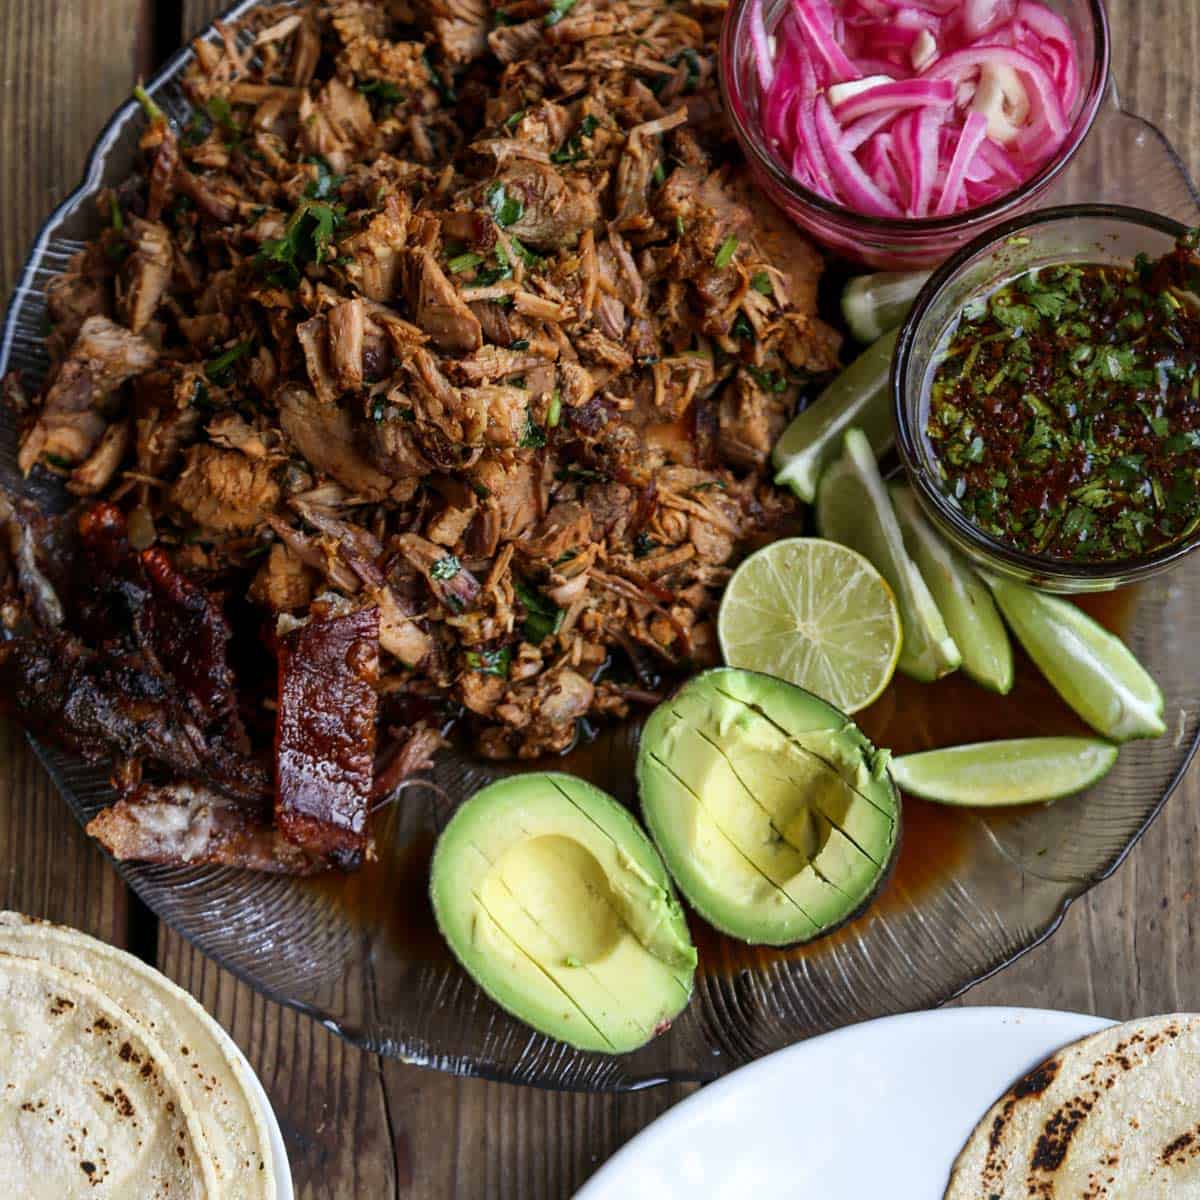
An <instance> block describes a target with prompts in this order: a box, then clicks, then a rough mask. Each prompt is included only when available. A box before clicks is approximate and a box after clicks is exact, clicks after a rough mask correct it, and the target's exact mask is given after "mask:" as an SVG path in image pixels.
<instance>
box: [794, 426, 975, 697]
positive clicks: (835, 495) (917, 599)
mask: <svg viewBox="0 0 1200 1200" xmlns="http://www.w3.org/2000/svg"><path fill="white" fill-rule="evenodd" d="M817 529H818V530H819V531H820V533H821V536H822V537H827V538H830V539H831V540H832V541H835V542H841V543H842V545H843V546H850V547H851V548H852V549H854V550H857V551H859V553H861V554H864V555H866V557H867V558H868V559H869V560H870V561H871V562H872V563H874V564H875V566H876V567H877V568H878V569H879V572H880V574H882V575H883V577H884V579H886V580H887V582H888V585H889V586H890V587H891V589H892V591H893V592H894V593H895V596H896V600H897V602H898V604H899V606H900V620H901V621H902V623H903V625H904V648H903V651H902V652H901V655H900V670H901V671H903V672H904V673H905V675H910V676H912V678H913V679H916V680H919V681H920V682H921V683H931V682H932V681H933V680H935V679H940V678H941V677H942V676H943V675H948V674H949V673H950V672H951V671H955V670H957V669H958V666H959V664H960V663H961V662H962V655H961V654H960V653H959V650H958V646H957V645H956V644H955V641H954V639H953V638H952V637H951V636H950V633H949V630H947V628H946V622H945V620H944V619H943V617H942V614H941V611H940V610H939V608H938V606H937V602H936V601H935V600H934V598H933V596H932V594H931V593H930V591H929V587H928V586H927V585H926V583H925V580H924V579H923V578H922V576H921V572H920V571H919V570H918V569H917V566H916V564H915V563H914V562H913V560H912V559H911V558H910V557H909V555H908V551H907V550H906V549H905V548H904V535H903V534H902V533H901V531H900V525H899V523H898V522H897V520H896V514H895V511H894V510H893V509H892V502H891V500H890V499H889V498H888V494H887V489H886V488H885V487H884V485H883V480H882V479H881V478H880V476H879V468H878V466H877V465H876V463H875V456H874V454H872V452H871V446H870V444H869V442H868V441H867V438H866V436H865V435H864V434H863V433H862V432H861V431H860V430H858V429H851V430H850V431H849V432H848V433H847V434H846V439H845V448H844V450H843V453H842V457H841V458H839V459H838V461H837V462H835V463H834V464H833V466H832V467H830V468H829V470H828V471H826V472H825V475H824V477H823V478H822V480H821V486H820V488H819V489H818V492H817Z"/></svg>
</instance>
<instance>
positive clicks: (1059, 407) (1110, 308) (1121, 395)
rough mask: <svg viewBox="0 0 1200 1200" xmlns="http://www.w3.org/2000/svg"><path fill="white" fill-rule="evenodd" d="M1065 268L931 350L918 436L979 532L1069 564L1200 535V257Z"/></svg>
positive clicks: (995, 304) (1010, 296) (1001, 301)
mask: <svg viewBox="0 0 1200 1200" xmlns="http://www.w3.org/2000/svg"><path fill="white" fill-rule="evenodd" d="M1196 245H1197V237H1196V235H1195V234H1192V235H1189V236H1188V237H1187V238H1184V239H1181V241H1180V242H1179V245H1178V246H1177V247H1176V249H1175V250H1174V251H1173V252H1172V253H1171V254H1169V255H1167V256H1165V257H1164V258H1162V259H1160V260H1159V261H1157V262H1151V261H1149V260H1148V259H1147V258H1146V257H1145V256H1144V255H1140V256H1139V257H1138V259H1137V261H1136V262H1135V263H1134V265H1133V266H1132V267H1129V268H1124V267H1114V266H1103V265H1093V264H1079V265H1075V264H1067V265H1062V266H1050V267H1042V268H1040V269H1039V270H1035V271H1031V272H1029V273H1028V274H1025V275H1022V276H1019V277H1018V278H1017V279H1015V280H1013V281H1012V282H1011V283H1009V284H1006V285H1005V286H1004V287H1002V288H1000V289H999V290H997V291H995V292H993V293H991V294H990V295H989V296H986V297H982V298H980V299H979V300H976V301H973V302H972V303H971V304H969V305H968V306H967V307H966V309H965V310H964V312H963V314H962V319H961V321H960V322H959V324H958V325H957V326H956V327H955V328H954V329H953V330H952V331H951V333H950V334H949V336H948V338H947V341H946V343H945V344H944V347H943V349H942V351H941V352H940V354H939V356H938V359H937V365H936V368H935V372H934V377H933V383H932V387H931V392H930V402H929V413H928V417H927V420H926V429H925V433H926V436H927V437H928V439H929V442H930V445H931V447H932V450H933V453H934V455H935V458H936V460H937V466H938V469H939V471H940V473H941V477H942V478H941V482H942V486H943V488H944V489H945V491H946V493H947V495H948V496H949V497H951V498H952V499H953V500H954V501H955V502H956V503H957V504H958V505H959V506H960V507H961V509H962V512H963V513H964V515H965V516H966V517H967V518H968V519H969V520H970V521H971V522H972V523H973V524H974V525H976V526H978V527H979V528H980V529H981V530H983V531H984V532H986V533H988V534H990V535H991V536H992V537H994V538H996V539H997V540H999V541H1002V542H1005V543H1007V544H1008V545H1010V546H1014V547H1016V548H1017V549H1020V550H1023V551H1025V552H1027V553H1031V554H1037V555H1044V556H1048V557H1051V558H1056V559H1071V560H1074V561H1077V562H1103V561H1112V560H1115V559H1123V558H1133V557H1137V556H1140V555H1143V554H1147V553H1149V552H1151V551H1154V550H1157V549H1159V548H1161V547H1163V546H1166V545H1169V544H1170V543H1172V542H1176V541H1178V540H1180V539H1181V538H1184V537H1186V536H1188V535H1189V534H1190V533H1192V532H1193V531H1194V530H1195V529H1196V528H1197V526H1200V299H1198V297H1200V257H1197V254H1196Z"/></svg>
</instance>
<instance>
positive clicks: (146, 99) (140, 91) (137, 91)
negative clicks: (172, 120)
mask: <svg viewBox="0 0 1200 1200" xmlns="http://www.w3.org/2000/svg"><path fill="white" fill-rule="evenodd" d="M133 98H134V99H135V100H136V101H137V102H138V103H139V104H140V105H141V106H142V111H143V112H144V113H145V114H146V118H147V120H150V121H163V122H165V121H166V119H167V114H166V113H165V112H163V110H162V109H161V108H159V107H158V105H157V104H155V102H154V98H153V97H152V96H151V95H150V93H149V92H148V91H146V89H145V88H144V87H143V86H142V85H141V84H140V83H139V84H137V85H136V86H135V87H134V89H133Z"/></svg>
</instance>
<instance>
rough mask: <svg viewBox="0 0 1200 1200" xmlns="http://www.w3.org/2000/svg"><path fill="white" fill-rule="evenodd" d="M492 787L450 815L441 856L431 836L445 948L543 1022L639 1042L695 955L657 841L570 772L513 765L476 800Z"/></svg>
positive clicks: (677, 990)
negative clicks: (479, 812)
mask: <svg viewBox="0 0 1200 1200" xmlns="http://www.w3.org/2000/svg"><path fill="white" fill-rule="evenodd" d="M497 789H499V790H500V796H499V801H498V803H496V804H492V805H491V811H489V812H484V813H483V816H482V817H481V819H477V820H473V819H472V813H470V812H467V813H465V815H464V818H463V821H462V822H457V821H456V822H452V823H451V826H450V827H448V829H447V833H446V835H443V837H445V836H447V835H449V836H450V838H451V841H450V851H449V854H450V857H449V858H448V857H447V854H446V853H443V852H442V848H441V846H439V854H438V855H437V856H435V872H434V875H435V878H434V885H433V894H434V903H435V908H436V910H437V912H438V920H439V925H440V926H441V927H442V929H443V932H444V933H445V934H446V936H447V940H448V941H449V942H450V944H451V948H452V949H453V950H454V951H455V953H456V955H457V956H458V957H459V959H460V960H461V961H462V962H463V964H464V965H465V966H466V967H467V969H468V970H469V971H470V973H471V974H472V975H473V976H475V978H476V979H477V980H478V981H479V982H480V983H481V984H482V985H483V987H484V988H485V990H487V991H488V992H489V993H490V994H491V995H492V996H493V997H494V998H496V999H497V1000H498V1001H499V1002H500V1003H501V1004H503V1005H504V1006H505V1007H506V1008H508V1009H509V1010H510V1011H512V1012H513V1013H514V1014H515V1015H517V1016H519V1017H521V1018H522V1019H524V1020H527V1021H528V1022H529V1023H530V1024H532V1025H533V1026H534V1027H535V1028H538V1029H540V1030H542V1032H545V1033H549V1034H550V1035H551V1036H554V1037H558V1038H560V1039H562V1040H565V1041H569V1042H571V1043H572V1044H574V1045H578V1046H581V1047H582V1048H585V1049H597V1050H603V1051H607V1052H610V1053H612V1052H622V1051H625V1050H629V1049H633V1048H635V1047H636V1046H639V1045H641V1044H643V1043H644V1042H646V1041H648V1040H649V1039H650V1038H651V1037H652V1036H653V1035H654V1034H655V1033H656V1032H658V1029H659V1027H660V1026H661V1025H663V1024H664V1023H665V1022H666V1021H669V1020H670V1019H671V1018H672V1017H673V1016H674V1015H675V1014H676V1013H677V1012H678V1011H679V1010H681V1009H682V1008H683V1007H684V1005H685V1004H686V1003H687V1000H688V998H689V996H690V993H691V979H692V972H693V970H694V966H695V961H696V958H695V950H694V948H693V947H692V946H691V942H690V939H689V938H688V935H687V930H686V926H685V925H684V924H683V919H682V914H681V911H680V909H679V906H678V903H677V901H675V899H674V897H673V895H672V894H671V892H670V888H669V883H668V880H667V876H666V873H665V870H664V869H663V868H662V864H661V862H660V861H657V854H656V853H655V852H654V850H653V847H652V846H651V845H650V844H649V842H648V840H647V839H646V838H645V835H644V834H642V833H641V831H640V830H639V829H637V827H636V825H635V824H634V823H633V821H632V819H631V818H630V817H629V816H628V814H627V813H625V812H624V810H621V809H620V808H619V806H618V805H617V804H616V801H614V800H612V798H611V797H608V796H606V795H605V794H604V793H602V792H599V791H598V790H597V789H594V788H591V787H590V786H589V785H587V784H584V783H583V782H582V781H580V780H576V779H572V778H571V777H569V776H556V775H551V774H547V773H539V774H536V775H530V776H520V777H517V778H515V779H510V780H506V781H504V782H503V783H502V784H497V785H493V787H492V788H490V789H484V791H483V792H481V793H479V794H478V796H477V797H476V798H475V800H478V799H479V798H481V797H482V798H483V799H484V801H485V802H486V801H487V800H488V797H487V793H488V792H495V790H497ZM597 798H599V799H597ZM475 800H472V801H469V802H468V805H464V806H463V808H464V809H468V808H469V806H470V805H472V804H474V803H475ZM605 805H607V806H611V809H612V810H616V812H617V813H618V814H619V815H614V812H612V811H606V809H605ZM461 811H462V810H460V812H461ZM597 816H599V818H600V819H599V820H597V819H596V817H597ZM456 823H457V824H458V825H459V828H458V829H457V830H456V829H455V828H454V826H455V825H456ZM464 824H465V826H466V828H465V829H463V828H462V826H463V825H464ZM630 831H632V834H630ZM464 832H465V833H466V837H463V836H461V835H462V834H463V833H464ZM614 835H615V836H614ZM627 835H629V836H631V837H632V838H633V839H634V840H635V844H633V845H631V846H630V847H629V848H626V847H625V846H624V845H622V844H621V839H625V838H626V837H627ZM637 839H640V841H641V843H642V844H641V845H640V846H639V845H637V844H636V840H637ZM647 856H652V857H650V858H647ZM655 867H656V868H657V869H654V868H655ZM648 868H649V869H648ZM451 875H452V876H453V877H454V878H455V879H457V880H458V881H460V883H461V884H466V886H467V890H466V898H467V899H468V904H467V905H466V906H465V909H464V905H463V904H462V903H461V901H460V900H459V899H457V898H456V896H455V893H454V891H453V889H452V888H449V887H447V886H446V880H447V879H448V878H449V876H451ZM655 875H661V879H656V878H655V877H654V876H655ZM462 896H463V892H462V891H461V890H460V891H458V893H457V897H462Z"/></svg>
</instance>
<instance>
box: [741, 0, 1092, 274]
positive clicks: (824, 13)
mask: <svg viewBox="0 0 1200 1200" xmlns="http://www.w3.org/2000/svg"><path fill="white" fill-rule="evenodd" d="M1108 67H1109V30H1108V18H1107V14H1106V12H1105V9H1104V4H1103V0H734V2H733V3H732V4H731V6H730V8H729V11H728V13H727V15H726V18H725V26H724V29H723V31H722V37H721V62H720V77H721V89H722V95H723V97H724V101H725V107H726V111H727V112H728V113H729V117H730V120H731V122H732V124H733V128H734V132H735V134H736V135H737V139H738V141H739V143H740V144H741V147H742V150H743V152H744V154H745V156H746V159H747V161H748V162H749V164H750V167H751V170H752V171H753V173H754V175H755V178H756V179H757V181H758V183H759V184H760V186H761V187H762V188H763V189H764V191H765V192H766V194H767V195H768V196H769V197H770V198H771V199H772V200H773V201H774V202H775V203H776V204H777V205H778V206H779V207H780V208H781V209H783V211H784V212H786V213H787V214H788V215H789V216H790V217H791V218H792V220H794V221H795V222H796V223H797V224H798V225H799V226H800V227H801V228H803V229H805V230H806V231H807V232H808V233H809V234H811V236H812V237H813V238H814V239H816V240H817V241H818V242H820V243H822V244H823V245H825V246H827V247H828V248H830V249H831V250H833V251H834V252H835V253H838V254H841V255H843V256H844V257H847V258H850V259H852V260H854V261H856V262H861V263H864V264H866V265H867V266H870V267H873V268H876V269H884V270H916V269H923V268H928V267H931V266H934V265H935V264H937V263H938V262H941V261H942V260H943V259H945V258H946V257H947V256H948V255H949V254H951V253H953V252H954V251H955V250H957V249H958V248H959V247H961V246H963V245H965V244H966V243H967V242H969V241H970V240H971V239H972V238H975V237H978V236H979V235H980V234H981V233H983V232H984V231H985V230H986V229H988V228H990V227H991V226H992V225H995V224H997V223H999V222H1000V221H1003V220H1006V219H1009V218H1011V217H1014V216H1016V215H1017V214H1018V213H1020V212H1022V211H1023V210H1025V209H1027V208H1029V207H1030V206H1031V205H1032V203H1033V202H1034V201H1035V200H1036V199H1037V197H1038V196H1040V195H1041V194H1042V193H1043V192H1044V191H1045V190H1046V188H1048V187H1049V186H1050V184H1051V183H1052V182H1053V181H1054V180H1055V179H1056V178H1057V176H1058V175H1059V173H1060V172H1061V171H1062V170H1063V168H1064V167H1065V166H1066V165H1067V164H1068V163H1069V162H1070V160H1071V158H1072V157H1073V156H1074V154H1075V152H1076V150H1077V149H1078V148H1079V146H1080V145H1081V144H1082V143H1083V140H1084V138H1085V137H1086V136H1087V133H1088V130H1089V129H1090V128H1091V125H1092V122H1093V120H1094V119H1095V116H1096V113H1097V111H1098V109H1099V107H1100V103H1101V101H1102V99H1103V96H1104V90H1105V86H1106V84H1107V80H1108Z"/></svg>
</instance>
